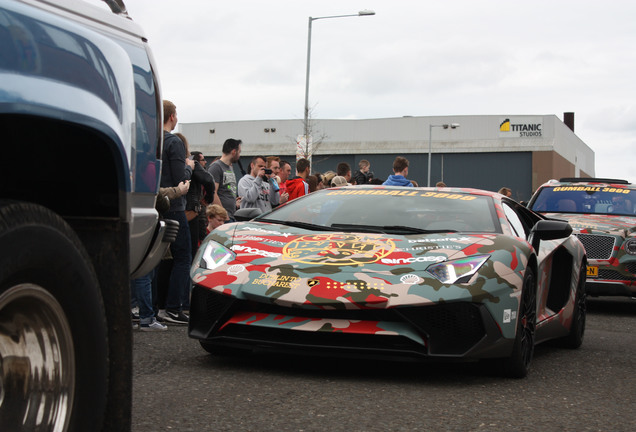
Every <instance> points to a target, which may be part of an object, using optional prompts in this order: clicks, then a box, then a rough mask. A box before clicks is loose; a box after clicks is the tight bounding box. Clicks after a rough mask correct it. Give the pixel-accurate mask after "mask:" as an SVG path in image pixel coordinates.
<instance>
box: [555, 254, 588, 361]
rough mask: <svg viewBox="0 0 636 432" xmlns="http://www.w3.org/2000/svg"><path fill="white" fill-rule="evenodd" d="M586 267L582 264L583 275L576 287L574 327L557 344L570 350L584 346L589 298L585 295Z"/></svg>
mask: <svg viewBox="0 0 636 432" xmlns="http://www.w3.org/2000/svg"><path fill="white" fill-rule="evenodd" d="M586 273H587V272H586V265H585V263H583V264H581V275H580V277H579V284H578V285H577V286H576V297H575V298H574V312H573V315H572V325H571V326H570V333H569V334H568V335H567V336H565V337H563V338H560V339H557V340H556V341H555V342H556V343H557V345H558V346H560V347H563V348H569V349H577V348H579V347H580V346H581V344H583V337H584V335H585V319H586V316H587V296H586V294H585V279H586V277H587V276H586Z"/></svg>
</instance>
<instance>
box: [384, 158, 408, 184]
mask: <svg viewBox="0 0 636 432" xmlns="http://www.w3.org/2000/svg"><path fill="white" fill-rule="evenodd" d="M393 172H394V174H393V175H390V176H389V178H388V179H386V181H385V182H384V183H382V184H383V185H385V186H408V187H413V183H411V181H410V180H409V179H407V178H406V176H407V175H409V160H408V159H407V158H405V157H402V156H398V157H396V158H395V160H394V161H393Z"/></svg>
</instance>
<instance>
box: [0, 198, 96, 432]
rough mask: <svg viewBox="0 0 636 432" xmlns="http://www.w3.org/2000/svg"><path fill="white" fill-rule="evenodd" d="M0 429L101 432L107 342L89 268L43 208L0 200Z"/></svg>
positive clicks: (72, 238) (70, 236)
mask: <svg viewBox="0 0 636 432" xmlns="http://www.w3.org/2000/svg"><path fill="white" fill-rule="evenodd" d="M0 366H1V368H0V383H1V385H0V425H2V430H7V431H9V430H60V431H66V430H78V431H79V430H86V431H88V430H101V428H102V425H103V420H104V410H105V407H106V400H107V395H106V392H107V383H108V339H107V326H106V317H105V313H104V307H103V304H102V300H101V295H100V290H99V285H98V282H97V278H96V276H95V272H94V270H93V267H92V264H91V262H90V260H89V258H88V255H87V253H86V251H85V250H84V247H83V246H82V244H81V243H80V241H79V240H78V238H77V236H76V235H75V233H74V232H73V230H72V229H71V228H70V227H69V226H68V224H66V222H65V221H64V220H63V219H61V218H60V217H59V216H57V215H56V214H54V213H53V212H51V211H49V210H48V209H46V208H44V207H41V206H38V205H35V204H29V203H21V202H8V201H0Z"/></svg>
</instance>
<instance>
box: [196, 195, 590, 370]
mask: <svg viewBox="0 0 636 432" xmlns="http://www.w3.org/2000/svg"><path fill="white" fill-rule="evenodd" d="M242 212H247V213H249V210H247V209H245V210H241V211H239V212H238V213H237V217H239V216H240V214H241V213H242ZM571 233H572V229H571V227H570V226H569V224H568V223H567V222H563V221H554V220H549V219H546V218H544V217H543V216H540V215H538V214H536V213H533V212H531V211H530V210H528V209H527V208H525V207H523V206H522V205H520V204H519V203H517V202H515V201H512V200H510V199H508V198H506V197H503V196H501V195H499V194H496V193H491V192H486V191H480V190H474V189H454V188H444V189H433V188H430V189H429V188H401V187H384V186H348V187H342V188H335V189H327V190H323V191H319V192H314V193H312V194H310V195H307V196H305V197H302V198H299V199H296V200H294V201H292V202H290V203H288V204H286V205H283V206H281V207H279V208H277V209H275V210H274V211H272V212H269V213H267V214H263V215H260V216H258V217H256V218H254V219H252V220H250V221H244V222H237V223H231V224H226V225H223V226H221V227H220V228H217V229H216V230H215V231H214V232H213V233H212V234H210V235H209V236H208V237H207V238H206V239H205V241H204V243H203V244H202V245H201V248H200V249H199V252H198V253H197V256H196V257H195V261H194V265H193V267H192V270H191V276H192V280H193V283H194V288H193V291H192V298H191V308H190V324H189V329H188V332H189V335H190V337H192V338H196V339H199V340H200V343H201V345H202V347H203V348H204V349H205V350H207V351H208V352H210V353H219V354H220V353H227V352H233V353H236V352H248V351H255V352H261V351H272V352H282V353H298V354H309V355H329V356H361V357H373V358H378V357H380V358H387V359H421V360H425V359H441V360H445V359H462V360H464V359H465V360H477V359H489V362H491V363H493V364H495V365H496V366H497V369H498V370H501V371H502V372H503V373H504V374H505V375H507V376H511V377H523V376H525V375H526V373H527V371H528V368H529V366H530V362H531V359H532V355H533V352H534V346H535V344H537V343H539V342H542V341H545V340H548V339H558V341H559V342H560V343H561V344H562V345H563V346H566V347H571V348H577V347H578V346H580V345H581V342H582V340H583V333H584V330H585V312H586V311H585V291H584V286H585V277H586V256H585V250H584V248H583V246H582V245H581V243H580V242H579V240H578V239H577V238H576V237H574V236H572V235H571Z"/></svg>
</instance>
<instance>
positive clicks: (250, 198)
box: [238, 156, 280, 213]
mask: <svg viewBox="0 0 636 432" xmlns="http://www.w3.org/2000/svg"><path fill="white" fill-rule="evenodd" d="M273 176H274V173H273V171H272V170H271V169H268V168H265V158H264V157H263V156H254V158H253V159H252V162H251V163H250V173H249V174H245V175H244V176H243V178H242V179H241V180H239V183H238V195H239V196H240V197H241V208H257V209H260V210H261V213H264V212H267V211H270V210H271V209H272V206H276V205H278V203H279V199H280V195H279V194H278V191H275V190H274V189H273V188H272V187H271V185H270V182H269V179H270V178H272V177H273Z"/></svg>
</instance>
